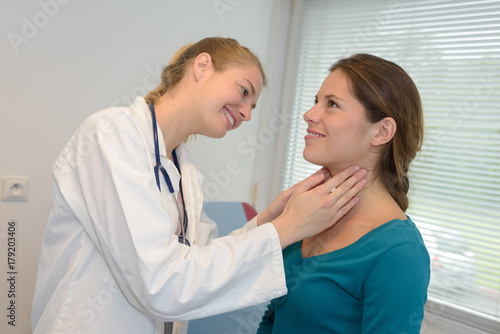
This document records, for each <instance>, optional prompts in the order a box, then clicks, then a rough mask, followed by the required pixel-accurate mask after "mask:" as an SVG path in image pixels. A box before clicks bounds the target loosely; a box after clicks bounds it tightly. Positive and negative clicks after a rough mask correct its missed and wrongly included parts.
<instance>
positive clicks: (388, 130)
mask: <svg viewBox="0 0 500 334" xmlns="http://www.w3.org/2000/svg"><path fill="white" fill-rule="evenodd" d="M374 126H375V134H374V135H373V137H372V142H371V144H372V145H373V146H380V145H384V144H386V143H388V142H390V141H391V139H392V137H394V134H395V133H396V129H397V126H396V121H395V120H394V119H393V118H392V117H386V118H384V119H382V120H380V121H379V122H377V123H375V124H374Z"/></svg>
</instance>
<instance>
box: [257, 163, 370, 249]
mask: <svg viewBox="0 0 500 334" xmlns="http://www.w3.org/2000/svg"><path fill="white" fill-rule="evenodd" d="M366 174H367V171H366V170H365V169H360V168H359V167H358V166H351V167H349V168H347V169H345V170H343V171H342V172H340V173H339V174H337V175H335V176H333V177H332V178H330V179H327V180H326V181H325V176H326V174H324V173H322V172H321V171H320V172H318V173H315V174H313V175H312V176H310V177H308V178H307V179H305V180H304V181H302V182H299V183H297V184H296V185H295V186H294V187H292V188H294V189H293V191H292V192H291V194H289V196H290V197H289V199H288V201H287V203H286V205H285V207H284V209H283V212H282V213H281V215H279V216H278V217H277V218H275V219H273V220H272V221H271V223H272V224H273V225H274V227H275V228H276V231H277V232H278V235H279V238H280V242H281V248H283V249H284V248H285V247H287V246H289V245H291V244H292V243H294V242H297V241H299V240H302V239H304V238H307V237H310V236H313V235H316V234H318V233H320V232H321V231H323V230H325V229H327V228H329V227H331V226H333V225H334V224H335V223H336V222H338V221H339V220H340V218H342V217H343V216H344V215H345V214H346V213H347V212H349V210H351V209H352V208H353V207H354V206H355V205H356V204H357V203H358V201H359V199H358V198H357V197H355V195H356V194H357V193H358V192H359V191H360V190H361V189H363V188H364V187H365V186H366V179H365V177H366ZM292 188H291V189H292ZM332 190H333V191H332ZM280 196H281V195H280ZM284 197H286V196H285V195H284ZM278 198H279V196H278ZM277 207H278V205H277ZM266 210H267V209H266Z"/></svg>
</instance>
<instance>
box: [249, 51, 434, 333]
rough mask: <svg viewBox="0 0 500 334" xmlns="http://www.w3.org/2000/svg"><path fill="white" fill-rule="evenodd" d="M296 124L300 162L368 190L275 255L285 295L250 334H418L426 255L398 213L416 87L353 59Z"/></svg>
mask: <svg viewBox="0 0 500 334" xmlns="http://www.w3.org/2000/svg"><path fill="white" fill-rule="evenodd" d="M304 120H305V121H306V122H307V123H308V129H307V135H306V136H305V142H306V145H305V149H304V158H305V159H306V160H307V161H309V162H312V163H314V164H317V165H322V166H325V167H327V168H328V169H329V170H330V173H331V174H332V175H335V174H336V173H338V172H339V171H340V170H342V169H343V168H345V167H346V166H349V165H352V164H358V165H359V166H361V167H363V168H365V169H367V170H368V171H369V173H368V176H367V180H368V185H367V186H366V187H365V188H364V189H363V190H362V191H361V192H360V193H359V198H360V201H359V203H358V204H357V206H356V207H355V208H354V209H353V210H351V211H350V212H349V213H348V214H347V215H345V216H344V217H343V218H341V219H340V220H339V221H338V223H337V224H336V225H334V226H333V227H331V228H329V229H327V230H325V231H324V232H322V233H319V234H317V235H315V236H313V237H309V238H306V239H304V240H302V241H301V242H297V243H295V244H292V245H291V246H289V247H287V248H286V249H285V250H284V251H283V254H284V261H285V272H286V280H287V286H288V294H287V295H286V296H284V297H281V298H277V299H274V300H273V301H272V302H271V304H270V305H269V307H268V311H267V312H266V313H265V315H264V317H263V320H262V322H261V324H260V328H259V331H258V333H260V334H262V333H287V334H289V333H315V334H320V333H419V331H420V325H421V322H422V318H423V314H424V304H425V302H426V299H427V287H428V282H429V278H430V267H429V255H428V253H427V250H426V248H425V246H424V243H423V241H422V238H421V235H420V233H419V231H418V230H417V228H416V227H415V225H414V223H413V222H412V221H411V219H410V218H409V217H408V216H406V215H405V211H406V209H407V208H408V198H407V192H408V188H409V180H408V169H409V166H410V163H411V161H412V160H413V158H414V157H415V155H416V153H417V151H419V150H420V147H421V145H422V138H423V115H422V107H421V101H420V97H419V93H418V90H417V88H416V86H415V84H414V83H413V81H412V80H411V78H410V77H409V76H408V74H407V73H406V72H405V71H404V70H403V69H401V68H400V67H399V66H398V65H396V64H394V63H392V62H389V61H387V60H384V59H381V58H378V57H375V56H372V55H368V54H358V55H354V56H351V57H349V58H346V59H342V60H340V61H338V62H337V63H336V64H334V65H333V66H332V67H331V68H330V74H329V75H328V77H327V78H326V79H325V80H324V82H323V84H322V86H321V88H320V89H319V91H318V94H317V96H316V99H315V105H314V107H313V108H312V109H310V110H309V111H307V112H306V113H305V114H304Z"/></svg>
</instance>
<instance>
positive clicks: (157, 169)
mask: <svg viewBox="0 0 500 334" xmlns="http://www.w3.org/2000/svg"><path fill="white" fill-rule="evenodd" d="M149 109H150V110H151V119H152V123H153V137H154V144H155V159H156V165H155V166H154V172H155V179H156V185H157V186H158V190H159V191H160V192H161V187H160V173H159V172H160V171H161V173H162V174H163V178H164V179H165V182H166V183H167V187H168V191H169V193H170V194H172V196H173V197H174V200H175V203H176V205H175V207H176V208H177V213H178V215H179V219H180V217H183V221H182V223H181V235H180V236H179V242H180V243H181V244H185V245H188V246H190V244H189V241H188V239H187V238H186V235H187V225H188V217H187V213H186V204H185V202H184V192H183V191H182V174H181V179H180V180H179V191H180V193H181V199H182V209H183V211H184V215H181V211H180V209H179V204H178V202H177V199H176V198H175V196H174V187H173V186H172V181H171V180H170V177H169V176H168V173H167V170H166V169H165V167H163V165H162V164H161V160H160V147H159V144H158V130H157V123H156V113H155V108H154V105H153V103H152V102H150V103H149ZM172 156H173V158H174V164H175V166H176V167H177V169H178V170H179V173H181V168H180V165H179V160H178V159H177V154H176V153H175V149H174V150H173V151H172Z"/></svg>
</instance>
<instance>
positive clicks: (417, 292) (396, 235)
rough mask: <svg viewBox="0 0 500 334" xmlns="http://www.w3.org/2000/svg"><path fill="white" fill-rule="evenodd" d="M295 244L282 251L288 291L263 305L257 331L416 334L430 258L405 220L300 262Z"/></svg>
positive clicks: (428, 273)
mask: <svg viewBox="0 0 500 334" xmlns="http://www.w3.org/2000/svg"><path fill="white" fill-rule="evenodd" d="M300 247H301V242H297V243H295V244H293V245H290V246H289V247H287V248H286V249H285V250H283V259H284V264H285V274H286V281H287V287H288V294H287V295H285V296H283V297H281V298H277V299H273V300H272V301H271V304H269V306H268V310H267V311H266V312H265V314H264V317H263V318H262V322H261V323H260V327H259V330H258V331H257V333H258V334H265V333H273V334H293V333H314V334H321V333H339V334H354V333H391V334H392V333H398V334H399V333H405V334H406V333H420V325H421V322H422V320H423V316H424V304H425V302H426V300H427V287H428V284H429V279H430V260H429V254H428V252H427V249H426V248H425V245H424V242H423V240H422V236H421V235H420V232H419V231H418V229H417V227H416V226H415V224H414V223H413V222H412V221H411V219H410V218H408V219H406V220H400V219H394V220H391V221H389V222H387V223H385V224H384V225H381V226H379V227H377V228H376V229H374V230H372V231H370V232H369V233H367V234H366V235H364V236H363V237H361V238H360V239H359V240H358V241H356V242H354V243H353V244H351V245H349V246H347V247H345V248H342V249H339V250H336V251H333V252H330V253H327V254H322V255H318V256H314V257H309V258H305V259H304V258H302V253H301V250H300Z"/></svg>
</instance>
